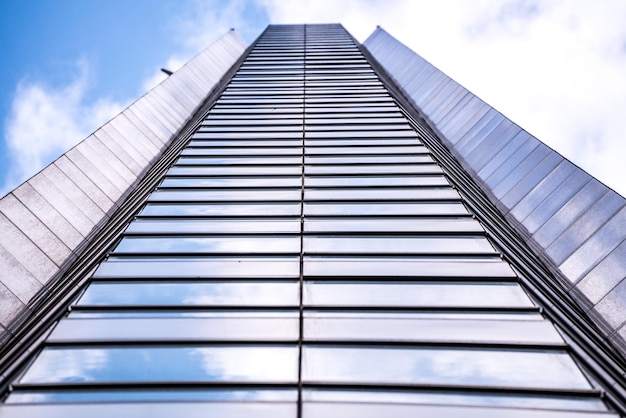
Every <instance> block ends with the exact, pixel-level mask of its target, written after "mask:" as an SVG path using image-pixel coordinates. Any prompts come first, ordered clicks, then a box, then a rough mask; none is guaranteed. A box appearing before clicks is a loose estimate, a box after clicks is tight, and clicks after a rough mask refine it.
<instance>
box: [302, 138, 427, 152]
mask: <svg viewBox="0 0 626 418" xmlns="http://www.w3.org/2000/svg"><path fill="white" fill-rule="evenodd" d="M416 142H418V140H417V139H402V138H400V139H394V138H365V139H306V140H305V141H304V146H305V147H306V149H307V151H308V150H309V149H311V148H313V147H318V146H324V147H333V146H337V147H340V146H344V147H345V146H377V145H415V144H416Z"/></svg>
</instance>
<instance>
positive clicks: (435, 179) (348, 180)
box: [166, 176, 449, 187]
mask: <svg viewBox="0 0 626 418" xmlns="http://www.w3.org/2000/svg"><path fill="white" fill-rule="evenodd" d="M166 181H167V180H166ZM304 184H305V186H307V187H337V186H344V187H378V186H449V183H448V182H447V180H446V179H445V177H443V176H314V177H305V178H304Z"/></svg>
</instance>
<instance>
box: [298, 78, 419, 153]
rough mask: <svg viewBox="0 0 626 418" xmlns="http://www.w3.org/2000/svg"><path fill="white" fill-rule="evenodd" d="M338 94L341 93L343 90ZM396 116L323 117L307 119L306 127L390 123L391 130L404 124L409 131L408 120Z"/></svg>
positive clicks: (404, 127)
mask: <svg viewBox="0 0 626 418" xmlns="http://www.w3.org/2000/svg"><path fill="white" fill-rule="evenodd" d="M383 91H384V90H383ZM337 92H338V93H341V90H339V91H337ZM356 92H357V93H360V92H362V90H357V91H356ZM396 115H397V116H396V117H390V116H384V115H372V116H370V117H363V116H362V115H358V114H356V115H355V114H352V115H346V116H344V118H342V119H336V118H323V117H318V118H307V119H306V126H307V127H308V126H317V125H334V124H336V123H349V124H353V125H357V124H378V125H382V124H387V123H388V124H391V126H389V128H390V129H395V128H397V125H399V124H402V129H409V128H408V125H407V124H406V119H405V118H403V117H402V115H401V114H400V113H396ZM408 152H412V151H408Z"/></svg>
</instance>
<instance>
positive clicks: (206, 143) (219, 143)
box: [188, 115, 302, 148]
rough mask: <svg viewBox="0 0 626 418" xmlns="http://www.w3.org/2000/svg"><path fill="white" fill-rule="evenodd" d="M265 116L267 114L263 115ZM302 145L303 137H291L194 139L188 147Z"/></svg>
mask: <svg viewBox="0 0 626 418" xmlns="http://www.w3.org/2000/svg"><path fill="white" fill-rule="evenodd" d="M263 117H265V115H263ZM249 146H254V147H301V146H302V139H297V140H291V139H282V140H280V141H267V140H262V139H257V140H252V141H251V140H249V139H247V140H245V141H236V140H230V141H218V140H213V141H210V140H199V139H197V140H192V141H190V142H189V145H188V147H206V148H212V147H249Z"/></svg>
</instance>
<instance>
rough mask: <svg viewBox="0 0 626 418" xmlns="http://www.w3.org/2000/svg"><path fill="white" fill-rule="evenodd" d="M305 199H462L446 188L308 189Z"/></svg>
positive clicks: (455, 192) (454, 191)
mask: <svg viewBox="0 0 626 418" xmlns="http://www.w3.org/2000/svg"><path fill="white" fill-rule="evenodd" d="M304 199H305V200H309V201H310V200H374V201H379V200H460V199H461V198H460V196H459V194H458V193H457V191H456V190H454V189H453V188H451V187H446V188H430V187H424V188H376V189H374V188H368V189H365V188H360V189H348V188H346V189H306V190H305V191H304Z"/></svg>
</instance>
